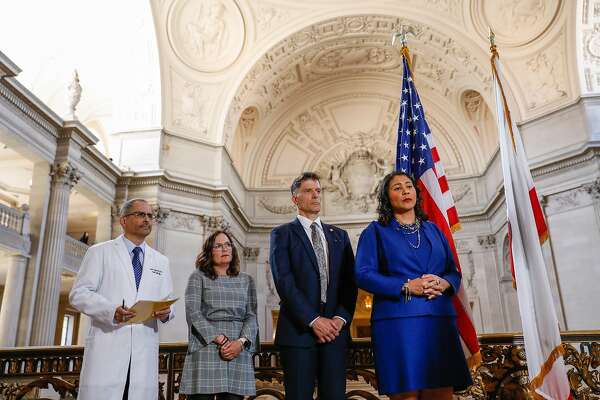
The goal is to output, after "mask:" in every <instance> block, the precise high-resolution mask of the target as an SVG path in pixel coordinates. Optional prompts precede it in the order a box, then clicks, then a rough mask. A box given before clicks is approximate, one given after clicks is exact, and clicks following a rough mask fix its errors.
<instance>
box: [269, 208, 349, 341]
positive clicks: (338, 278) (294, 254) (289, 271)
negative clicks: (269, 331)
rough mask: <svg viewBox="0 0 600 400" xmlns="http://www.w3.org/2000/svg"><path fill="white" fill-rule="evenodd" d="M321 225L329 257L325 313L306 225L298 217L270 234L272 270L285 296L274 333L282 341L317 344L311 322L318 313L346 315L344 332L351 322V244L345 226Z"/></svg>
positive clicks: (328, 315)
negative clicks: (321, 309) (343, 227)
mask: <svg viewBox="0 0 600 400" xmlns="http://www.w3.org/2000/svg"><path fill="white" fill-rule="evenodd" d="M321 225H322V227H323V231H324V233H325V238H326V240H327V251H328V258H329V284H328V287H327V304H326V307H325V309H324V310H323V312H322V313H321V312H320V304H321V288H320V281H319V266H318V264H317V257H316V256H315V252H314V250H313V247H312V244H311V242H310V240H309V239H308V236H307V235H306V232H305V231H304V228H303V227H302V224H301V223H300V221H299V220H298V219H297V218H295V219H294V220H293V221H292V222H289V223H287V224H284V225H281V226H278V227H277V228H275V229H273V231H272V232H271V246H270V264H271V271H272V273H273V280H274V282H275V287H276V288H277V293H278V294H279V298H280V299H281V302H280V306H281V307H280V311H279V319H278V321H277V332H276V335H275V343H276V344H278V345H283V346H300V347H305V346H306V347H310V346H313V345H315V344H316V337H315V335H314V334H313V333H312V329H311V328H310V327H309V325H308V324H309V323H310V322H311V321H313V320H314V319H315V318H317V317H318V316H323V317H327V318H332V317H334V316H336V315H337V316H340V317H342V318H344V319H345V320H346V325H345V327H344V329H345V330H348V327H349V326H350V323H351V322H352V317H353V315H354V308H355V306H356V296H357V288H356V282H355V279H354V253H353V252H352V245H351V244H350V239H349V238H348V233H346V231H345V230H343V229H340V228H337V227H335V226H333V225H328V224H324V223H321ZM346 336H347V337H349V335H346Z"/></svg>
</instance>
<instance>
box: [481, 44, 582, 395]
mask: <svg viewBox="0 0 600 400" xmlns="http://www.w3.org/2000/svg"><path fill="white" fill-rule="evenodd" d="M491 61H492V71H493V74H494V84H495V85H494V86H495V92H496V107H497V116H498V134H499V136H500V138H499V139H500V154H501V157H502V172H503V175H504V194H505V197H506V209H507V213H508V225H509V237H510V241H511V243H510V245H511V247H510V249H511V252H512V262H513V277H514V279H515V281H516V287H517V295H518V298H519V309H520V313H521V321H522V323H523V337H524V339H525V353H526V355H527V368H528V370H529V379H530V382H531V389H532V390H533V391H535V394H534V397H535V398H536V399H552V400H566V399H570V398H571V393H570V389H569V382H568V379H567V374H566V369H565V364H564V360H563V354H564V349H563V347H562V344H561V339H560V332H559V329H558V319H557V317H556V310H555V309H554V302H553V300H552V293H551V291H550V284H549V281H548V275H547V273H546V265H545V263H544V257H543V255H542V248H541V244H542V243H543V242H544V241H545V240H546V239H547V236H548V230H547V227H546V223H545V221H544V217H543V215H542V210H541V208H540V203H539V201H538V198H537V194H536V192H535V187H534V185H533V179H532V178H531V172H530V170H529V166H528V163H527V157H526V156H525V150H524V148H523V142H522V141H521V135H520V134H519V130H518V128H517V125H516V124H515V123H514V122H513V121H512V120H511V117H510V112H509V110H508V104H507V101H506V97H505V91H506V90H508V85H507V83H506V80H505V79H504V77H503V75H502V69H501V65H500V60H499V57H498V53H497V52H496V49H495V46H494V45H492V60H491Z"/></svg>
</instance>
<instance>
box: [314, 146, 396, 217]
mask: <svg viewBox="0 0 600 400" xmlns="http://www.w3.org/2000/svg"><path fill="white" fill-rule="evenodd" d="M377 144H378V143H371V145H370V146H369V145H366V144H365V143H364V142H363V143H362V144H361V145H359V146H356V147H355V146H352V145H349V146H347V148H346V149H341V151H338V152H337V154H329V155H328V156H327V157H325V158H324V159H325V161H323V162H322V163H321V164H320V165H319V167H318V168H317V171H319V174H320V175H321V177H322V181H321V184H322V186H323V188H324V189H325V191H326V192H330V193H332V194H333V196H332V197H331V199H330V200H331V203H333V205H334V206H336V208H337V209H338V210H344V211H351V212H362V213H366V212H374V211H375V208H376V206H377V204H376V198H377V191H378V190H379V184H380V182H381V180H382V178H383V177H384V176H385V174H387V173H388V172H390V171H391V169H392V166H391V162H390V160H391V159H393V155H392V153H391V151H388V152H387V154H386V153H385V152H382V151H381V149H376V150H375V148H376V146H377ZM350 149H355V150H354V151H351V150H350ZM347 153H349V154H347ZM340 159H341V161H339V160H340ZM329 211H330V212H332V211H333V210H329Z"/></svg>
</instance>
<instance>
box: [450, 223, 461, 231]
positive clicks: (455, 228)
mask: <svg viewBox="0 0 600 400" xmlns="http://www.w3.org/2000/svg"><path fill="white" fill-rule="evenodd" d="M461 229H462V226H461V224H460V222H457V223H455V224H454V225H452V226H451V227H450V231H451V232H452V233H454V232H456V231H459V230H461Z"/></svg>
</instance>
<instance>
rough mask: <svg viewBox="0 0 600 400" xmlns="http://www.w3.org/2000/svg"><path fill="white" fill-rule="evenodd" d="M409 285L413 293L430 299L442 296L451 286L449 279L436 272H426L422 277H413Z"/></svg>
mask: <svg viewBox="0 0 600 400" xmlns="http://www.w3.org/2000/svg"><path fill="white" fill-rule="evenodd" d="M407 285H408V288H409V290H410V294H411V295H413V296H425V297H427V299H428V300H431V299H434V298H436V297H438V296H441V295H442V294H444V292H445V291H446V290H447V289H448V288H449V287H450V284H449V283H448V281H447V280H445V279H444V278H440V277H439V276H437V275H434V274H424V275H422V276H421V277H420V278H416V279H411V280H410V281H408V282H407Z"/></svg>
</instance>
